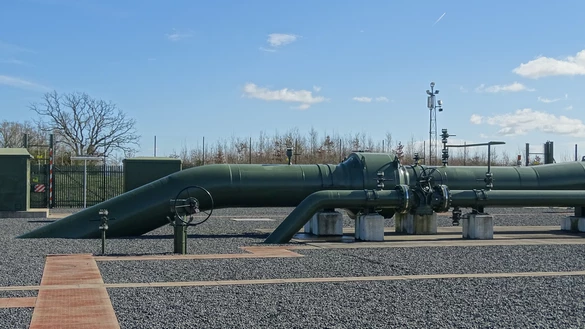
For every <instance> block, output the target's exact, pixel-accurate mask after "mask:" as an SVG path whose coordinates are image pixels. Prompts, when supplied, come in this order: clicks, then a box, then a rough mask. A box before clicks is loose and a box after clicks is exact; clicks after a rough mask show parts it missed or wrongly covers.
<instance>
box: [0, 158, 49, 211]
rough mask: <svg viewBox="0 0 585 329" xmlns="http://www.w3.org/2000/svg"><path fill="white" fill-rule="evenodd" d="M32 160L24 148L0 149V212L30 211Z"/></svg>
mask: <svg viewBox="0 0 585 329" xmlns="http://www.w3.org/2000/svg"><path fill="white" fill-rule="evenodd" d="M32 158H33V157H32V156H31V155H30V153H29V152H28V151H27V150H26V149H24V148H0V168H1V170H0V211H27V210H29V209H30V159H32ZM47 188H48V187H47Z"/></svg>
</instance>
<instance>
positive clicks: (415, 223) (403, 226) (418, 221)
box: [394, 213, 437, 234]
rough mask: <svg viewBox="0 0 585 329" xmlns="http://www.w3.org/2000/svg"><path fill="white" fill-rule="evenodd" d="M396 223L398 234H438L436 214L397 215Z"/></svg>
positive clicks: (395, 217)
mask: <svg viewBox="0 0 585 329" xmlns="http://www.w3.org/2000/svg"><path fill="white" fill-rule="evenodd" d="M394 223H395V224H394V226H395V229H396V233H404V234H437V214H436V213H433V214H432V215H413V214H396V215H394Z"/></svg>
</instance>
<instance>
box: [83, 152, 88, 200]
mask: <svg viewBox="0 0 585 329" xmlns="http://www.w3.org/2000/svg"><path fill="white" fill-rule="evenodd" d="M83 208H87V160H83Z"/></svg>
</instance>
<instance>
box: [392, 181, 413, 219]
mask: <svg viewBox="0 0 585 329" xmlns="http://www.w3.org/2000/svg"><path fill="white" fill-rule="evenodd" d="M394 189H395V190H396V191H398V193H400V197H401V200H402V205H400V207H398V208H396V213H399V214H406V213H408V212H409V211H410V208H411V206H412V204H411V203H412V197H411V193H410V186H408V185H405V184H401V185H396V187H395V188H394Z"/></svg>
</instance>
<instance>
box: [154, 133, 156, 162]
mask: <svg viewBox="0 0 585 329" xmlns="http://www.w3.org/2000/svg"><path fill="white" fill-rule="evenodd" d="M154 157H155V158H156V135H154Z"/></svg>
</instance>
